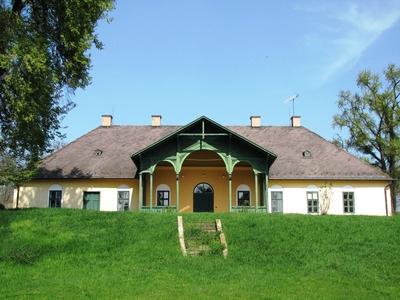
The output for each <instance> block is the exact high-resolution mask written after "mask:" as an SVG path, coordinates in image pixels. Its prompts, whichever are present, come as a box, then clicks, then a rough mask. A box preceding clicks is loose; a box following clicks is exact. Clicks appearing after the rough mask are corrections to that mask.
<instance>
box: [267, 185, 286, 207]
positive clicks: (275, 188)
mask: <svg viewBox="0 0 400 300" xmlns="http://www.w3.org/2000/svg"><path fill="white" fill-rule="evenodd" d="M272 192H282V212H273V211H272ZM268 196H269V197H268V206H269V207H268V211H269V212H271V213H282V214H283V213H284V212H285V203H284V201H283V200H284V199H285V192H284V189H283V187H282V186H280V185H273V186H271V188H270V189H269V195H268Z"/></svg>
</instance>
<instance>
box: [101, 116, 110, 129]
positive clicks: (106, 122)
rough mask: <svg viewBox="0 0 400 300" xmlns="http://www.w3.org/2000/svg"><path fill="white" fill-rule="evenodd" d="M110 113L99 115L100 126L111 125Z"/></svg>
mask: <svg viewBox="0 0 400 300" xmlns="http://www.w3.org/2000/svg"><path fill="white" fill-rule="evenodd" d="M112 119H113V117H112V115H102V116H101V126H103V127H110V126H111V125H112Z"/></svg>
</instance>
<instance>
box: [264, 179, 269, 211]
mask: <svg viewBox="0 0 400 300" xmlns="http://www.w3.org/2000/svg"><path fill="white" fill-rule="evenodd" d="M268 177H269V176H268V174H265V201H266V202H265V208H266V211H267V212H268V201H269V200H268V199H269V193H268V184H269V183H268Z"/></svg>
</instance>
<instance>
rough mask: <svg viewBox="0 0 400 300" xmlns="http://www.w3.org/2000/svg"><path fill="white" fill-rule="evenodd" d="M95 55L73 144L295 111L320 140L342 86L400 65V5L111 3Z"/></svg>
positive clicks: (71, 128) (69, 126)
mask: <svg viewBox="0 0 400 300" xmlns="http://www.w3.org/2000/svg"><path fill="white" fill-rule="evenodd" d="M111 17H112V18H113V21H112V22H111V23H109V24H108V23H106V22H101V23H99V26H98V28H97V33H98V35H99V37H100V39H101V40H102V41H103V43H104V49H103V50H101V51H98V50H92V51H90V53H91V56H92V64H93V67H92V69H91V72H90V74H91V76H92V84H91V85H90V86H89V87H87V88H86V89H85V90H79V91H77V92H76V93H75V95H74V96H73V97H72V100H73V101H74V102H75V103H76V104H77V107H76V108H74V109H73V110H72V111H71V112H69V113H68V115H67V116H66V117H65V119H64V121H63V126H65V127H66V128H65V129H64V132H65V133H66V134H67V139H66V141H71V140H73V139H75V138H77V137H79V136H81V135H83V134H84V133H86V132H88V131H89V130H91V129H93V128H95V127H97V126H98V125H99V124H100V116H101V115H102V114H112V115H113V116H114V124H121V125H124V124H150V115H152V114H161V115H162V116H163V118H162V123H163V124H182V125H183V124H186V123H188V122H190V121H192V120H193V119H195V118H197V117H199V116H201V115H206V116H208V117H210V118H212V119H214V120H215V121H217V122H219V123H221V124H223V125H248V124H249V117H250V115H261V116H262V123H263V125H288V124H289V118H290V115H291V105H289V104H288V103H284V100H285V99H287V98H288V97H290V96H292V95H294V94H299V95H300V96H299V98H298V99H297V100H296V101H297V103H296V106H295V114H298V115H301V117H302V124H303V125H304V126H306V127H307V128H309V129H311V130H313V131H315V132H317V133H318V134H320V135H322V136H323V137H325V138H327V139H331V138H332V137H333V136H335V134H336V132H337V130H336V129H333V128H332V116H333V115H334V114H335V113H336V112H337V106H336V102H337V99H338V94H339V92H340V90H343V89H349V90H354V91H355V90H356V86H355V80H356V77H357V74H358V72H359V71H361V70H364V69H371V70H373V71H375V72H381V71H382V70H383V69H384V68H385V66H387V64H388V63H395V64H397V65H400V50H399V49H400V47H399V46H400V39H399V38H400V1H398V0H397V1H383V0H382V1H369V0H364V1H326V2H322V1H261V0H260V1H254V0H248V1H244V0H241V1H239V0H191V1H187V0H186V1H185V0H182V1H175V0H168V1H167V0H165V1H161V0H159V1H152V0H146V1H128V0H125V1H122V0H120V1H117V2H116V8H115V10H114V11H113V12H112V13H111Z"/></svg>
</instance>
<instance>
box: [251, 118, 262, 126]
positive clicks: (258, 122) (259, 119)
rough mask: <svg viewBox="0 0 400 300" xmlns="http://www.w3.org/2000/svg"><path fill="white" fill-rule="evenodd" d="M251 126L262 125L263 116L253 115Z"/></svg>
mask: <svg viewBox="0 0 400 300" xmlns="http://www.w3.org/2000/svg"><path fill="white" fill-rule="evenodd" d="M250 126H251V127H260V126H261V117H260V116H251V117H250Z"/></svg>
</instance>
